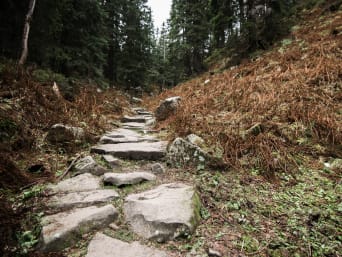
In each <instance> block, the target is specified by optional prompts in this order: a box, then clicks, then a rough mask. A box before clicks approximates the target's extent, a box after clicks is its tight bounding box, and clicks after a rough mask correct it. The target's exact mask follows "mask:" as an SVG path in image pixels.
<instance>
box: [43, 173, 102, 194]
mask: <svg viewBox="0 0 342 257" xmlns="http://www.w3.org/2000/svg"><path fill="white" fill-rule="evenodd" d="M98 189H101V179H100V178H99V177H96V176H94V175H92V174H90V173H84V174H81V175H78V176H76V177H73V178H69V179H66V180H63V181H61V182H59V183H58V184H56V185H49V186H47V194H48V195H52V194H58V193H72V192H85V191H94V190H98Z"/></svg>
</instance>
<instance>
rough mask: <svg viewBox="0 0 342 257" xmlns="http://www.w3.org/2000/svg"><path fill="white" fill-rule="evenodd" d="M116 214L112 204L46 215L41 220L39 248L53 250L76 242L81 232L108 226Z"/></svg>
mask: <svg viewBox="0 0 342 257" xmlns="http://www.w3.org/2000/svg"><path fill="white" fill-rule="evenodd" d="M117 216H118V212H117V210H116V209H115V208H114V207H113V206H112V205H106V206H104V207H95V206H92V207H87V208H81V209H74V210H72V211H68V212H62V213H58V214H55V215H51V216H46V217H44V218H43V220H42V225H43V229H42V232H41V237H40V243H39V249H40V250H41V251H42V252H55V251H60V250H63V249H65V248H66V247H68V246H70V245H72V244H73V243H75V242H77V241H78V240H79V239H80V238H81V237H82V235H83V234H85V233H87V232H89V231H92V230H95V229H100V228H103V227H106V226H108V225H109V224H110V223H112V222H113V221H114V220H115V219H116V218H117Z"/></svg>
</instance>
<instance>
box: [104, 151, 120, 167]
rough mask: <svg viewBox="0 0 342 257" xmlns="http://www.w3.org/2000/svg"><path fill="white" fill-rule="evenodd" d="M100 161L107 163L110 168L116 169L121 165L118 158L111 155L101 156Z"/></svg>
mask: <svg viewBox="0 0 342 257" xmlns="http://www.w3.org/2000/svg"><path fill="white" fill-rule="evenodd" d="M102 159H103V160H104V161H105V162H107V163H108V164H109V165H110V166H111V167H112V168H115V167H118V166H120V165H121V162H120V160H119V159H118V158H115V157H114V156H112V155H109V154H105V155H102Z"/></svg>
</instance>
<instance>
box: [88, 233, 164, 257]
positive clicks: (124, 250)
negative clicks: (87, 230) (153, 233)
mask: <svg viewBox="0 0 342 257" xmlns="http://www.w3.org/2000/svg"><path fill="white" fill-rule="evenodd" d="M119 256H120V257H167V256H168V254H167V253H166V252H162V251H159V250H156V249H153V248H150V247H147V246H143V245H141V244H140V243H139V242H133V243H126V242H122V241H120V240H117V239H114V238H111V237H109V236H106V235H104V234H102V233H97V234H96V235H95V237H94V238H93V240H92V241H91V242H90V244H89V246H88V252H87V255H86V257H119Z"/></svg>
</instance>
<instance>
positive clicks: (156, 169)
mask: <svg viewBox="0 0 342 257" xmlns="http://www.w3.org/2000/svg"><path fill="white" fill-rule="evenodd" d="M151 171H152V173H154V174H161V173H164V172H165V168H164V166H163V165H162V164H160V163H154V164H152V166H151Z"/></svg>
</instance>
